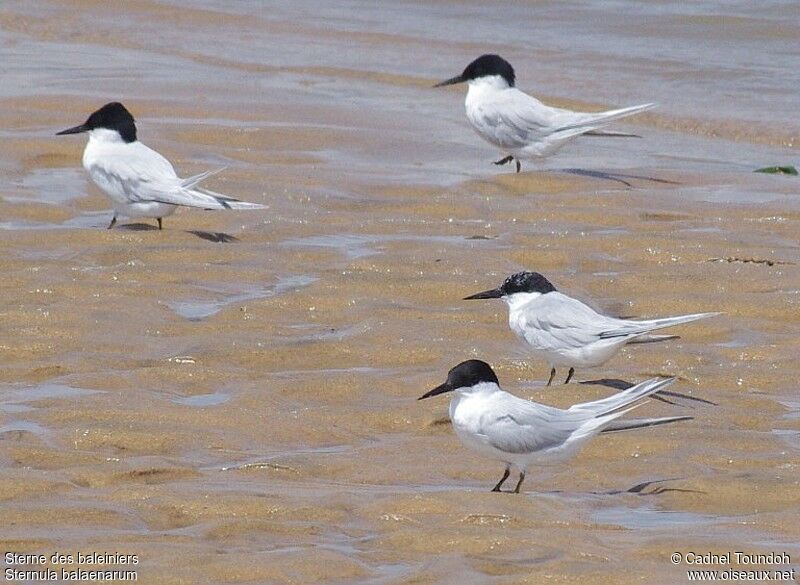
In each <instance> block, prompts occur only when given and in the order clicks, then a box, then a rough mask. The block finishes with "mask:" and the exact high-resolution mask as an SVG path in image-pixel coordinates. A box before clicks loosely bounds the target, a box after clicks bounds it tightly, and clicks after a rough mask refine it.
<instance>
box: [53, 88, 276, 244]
mask: <svg viewBox="0 0 800 585" xmlns="http://www.w3.org/2000/svg"><path fill="white" fill-rule="evenodd" d="M83 132H88V133H89V141H88V142H87V144H86V149H85V150H84V151H83V168H85V169H86V172H88V173H89V176H90V177H91V178H92V180H93V181H94V182H95V184H96V185H97V186H98V187H100V189H102V190H103V191H104V192H105V193H106V195H108V197H109V198H110V199H111V202H112V204H113V206H114V217H113V218H112V219H111V223H110V224H109V226H108V229H111V228H112V227H114V224H116V223H117V215H124V216H127V217H149V218H155V219H156V220H158V229H161V228H162V225H161V220H162V218H164V217H166V216H168V215H172V214H173V213H175V210H176V209H177V208H178V207H180V206H184V207H199V208H201V209H263V207H264V206H263V205H259V204H257V203H247V202H245V201H239V200H237V199H233V198H231V197H227V196H225V195H221V194H219V193H214V192H213V191H209V190H207V189H202V188H200V187H198V185H199V183H200V182H201V181H204V180H205V179H207V178H208V177H210V176H212V175H215V174H217V173H219V172H221V171H222V170H223V169H219V170H216V171H208V172H205V173H200V174H199V175H195V176H193V177H189V178H187V179H181V178H180V177H178V175H177V174H176V173H175V169H174V168H173V167H172V164H171V163H170V162H169V161H168V160H167V159H166V158H164V157H163V156H161V155H160V154H159V153H157V152H156V151H155V150H153V149H151V148H148V147H147V146H145V145H144V144H142V143H141V142H139V141H138V140H137V139H136V124H135V121H134V119H133V116H132V115H131V113H130V112H129V111H128V110H127V109H126V108H125V106H123V105H122V104H121V103H119V102H112V103H108V104H106V105H104V106H103V107H102V108H100V109H99V110H97V111H96V112H94V113H93V114H92V115H91V116H89V118H88V119H87V120H86V122H84V123H83V124H81V125H80V126H74V127H72V128H67V129H66V130H62V131H61V132H58V133H57V134H56V135H62V134H80V133H83Z"/></svg>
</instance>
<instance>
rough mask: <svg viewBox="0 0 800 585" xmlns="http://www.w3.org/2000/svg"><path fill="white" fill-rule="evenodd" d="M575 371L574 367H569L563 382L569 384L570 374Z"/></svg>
mask: <svg viewBox="0 0 800 585" xmlns="http://www.w3.org/2000/svg"><path fill="white" fill-rule="evenodd" d="M574 373H575V368H570V369H569V372H568V373H567V379H566V380H564V384H569V381H570V380H572V375H573V374H574Z"/></svg>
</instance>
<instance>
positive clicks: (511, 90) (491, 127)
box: [434, 55, 656, 172]
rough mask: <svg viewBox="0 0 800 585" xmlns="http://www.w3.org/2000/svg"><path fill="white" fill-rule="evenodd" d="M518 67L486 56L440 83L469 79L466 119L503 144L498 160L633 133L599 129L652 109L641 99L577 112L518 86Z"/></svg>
mask: <svg viewBox="0 0 800 585" xmlns="http://www.w3.org/2000/svg"><path fill="white" fill-rule="evenodd" d="M515 79H516V77H515V74H514V68H513V67H512V66H511V64H510V63H509V62H508V61H506V60H505V59H503V58H502V57H500V56H499V55H482V56H480V57H478V58H477V59H475V60H474V61H473V62H472V63H470V64H469V65H467V67H466V69H464V71H463V73H461V75H456V76H455V77H452V78H450V79H447V80H446V81H442V82H441V83H437V84H436V85H435V86H434V87H444V86H446V85H453V84H456V83H463V82H467V83H468V84H469V89H468V90H467V99H466V101H465V104H464V105H465V106H466V110H467V120H469V123H470V125H471V126H472V127H473V128H474V129H475V131H476V132H477V133H478V134H479V135H480V137H481V138H483V139H484V140H486V141H487V142H489V143H490V144H492V145H494V146H496V147H497V148H499V149H500V151H501V153H502V155H503V158H501V159H500V160H498V161H496V162H495V163H494V164H496V165H504V164H507V163H510V162H512V161H515V162H516V165H517V172H520V169H521V168H522V165H521V163H520V160H521V159H527V160H536V159H543V158H545V157H548V156H550V155H551V154H554V153H555V152H556V151H557V150H559V149H560V148H561V147H562V146H564V145H565V144H566V143H567V142H569V141H571V140H572V139H574V138H577V137H578V136H581V135H584V136H616V137H620V136H623V137H635V136H636V135H635V134H626V133H624V132H613V131H603V130H601V129H602V128H603V127H605V126H606V125H608V124H610V123H611V122H613V121H615V120H619V119H620V118H625V117H627V116H632V115H633V114H638V113H639V112H644V111H645V110H649V109H651V108H654V107H655V105H656V104H652V103H651V104H642V105H639V106H631V107H629V108H622V109H618V110H608V111H606V112H596V113H590V112H573V111H571V110H565V109H561V108H553V107H550V106H547V105H545V104H543V103H542V102H540V101H539V100H537V99H536V98H535V97H532V96H529V95H528V94H526V93H523V92H521V91H520V90H518V89H517V88H516V87H514V82H515Z"/></svg>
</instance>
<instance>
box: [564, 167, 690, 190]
mask: <svg viewBox="0 0 800 585" xmlns="http://www.w3.org/2000/svg"><path fill="white" fill-rule="evenodd" d="M555 172H560V173H567V174H569V175H577V176H578V177H589V178H591V179H603V180H604V181H615V182H617V183H622V184H623V185H625V186H626V187H633V183H630V182H629V181H626V180H625V179H635V180H639V181H649V182H651V183H660V184H663V185H680V183H678V182H677V181H670V180H668V179H659V178H658V177H648V176H646V175H628V174H625V173H609V172H606V171H594V170H591V169H558V170H556V171H555Z"/></svg>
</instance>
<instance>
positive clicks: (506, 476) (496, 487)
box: [492, 467, 511, 492]
mask: <svg viewBox="0 0 800 585" xmlns="http://www.w3.org/2000/svg"><path fill="white" fill-rule="evenodd" d="M509 475H511V468H510V467H506V470H505V472H504V473H503V477H501V478H500V481H498V482H497V485H496V486H494V487H493V488H492V491H493V492H499V491H500V486H501V485H503V482H505V480H507V479H508V476H509Z"/></svg>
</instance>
